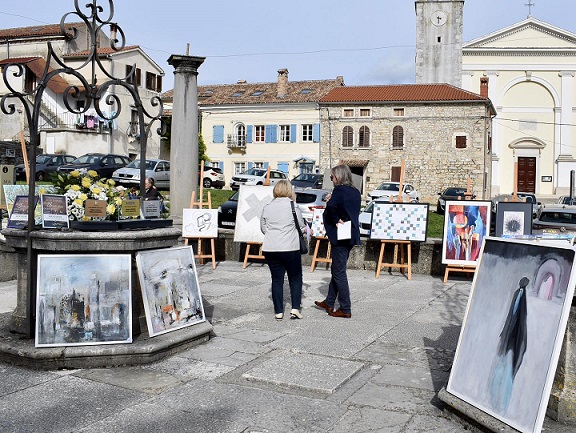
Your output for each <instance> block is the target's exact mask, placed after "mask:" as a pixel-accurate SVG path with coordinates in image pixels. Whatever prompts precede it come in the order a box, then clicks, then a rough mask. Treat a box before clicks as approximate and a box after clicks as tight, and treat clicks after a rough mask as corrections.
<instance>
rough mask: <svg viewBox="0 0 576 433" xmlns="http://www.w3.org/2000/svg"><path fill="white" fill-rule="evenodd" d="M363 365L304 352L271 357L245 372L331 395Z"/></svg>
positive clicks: (250, 376) (249, 376)
mask: <svg viewBox="0 0 576 433" xmlns="http://www.w3.org/2000/svg"><path fill="white" fill-rule="evenodd" d="M363 367H364V364H362V363H361V362H354V361H347V360H343V359H335V358H329V357H325V356H317V355H310V354H304V353H286V354H282V355H281V356H275V357H271V358H269V359H267V360H265V361H264V362H262V363H261V364H260V365H258V366H256V367H254V368H251V369H250V370H248V371H247V372H245V373H244V374H243V375H242V377H243V378H245V379H247V380H251V381H255V382H263V383H270V384H274V385H280V386H283V387H286V388H299V389H304V390H309V391H314V392H321V393H325V394H332V393H334V392H335V391H336V390H337V389H338V388H340V387H341V386H342V385H343V384H344V383H345V382H347V381H348V380H349V379H350V378H351V377H352V376H354V374H356V373H357V372H358V371H359V370H361V369H362V368H363Z"/></svg>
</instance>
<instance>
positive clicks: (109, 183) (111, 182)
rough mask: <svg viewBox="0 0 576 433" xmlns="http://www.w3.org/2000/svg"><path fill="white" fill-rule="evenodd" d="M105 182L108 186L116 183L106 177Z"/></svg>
mask: <svg viewBox="0 0 576 433" xmlns="http://www.w3.org/2000/svg"><path fill="white" fill-rule="evenodd" d="M106 183H107V184H108V185H110V186H114V185H116V182H114V181H113V180H112V179H108V181H107V182H106Z"/></svg>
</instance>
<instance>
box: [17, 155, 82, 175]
mask: <svg viewBox="0 0 576 433" xmlns="http://www.w3.org/2000/svg"><path fill="white" fill-rule="evenodd" d="M75 159H76V157H75V156H72V155H60V154H44V155H38V156H37V157H36V180H46V179H48V178H49V177H50V173H53V172H55V171H56V170H57V169H58V167H60V166H61V165H65V164H70V163H71V162H72V161H74V160H75ZM14 175H15V176H16V180H26V168H25V167H24V164H18V165H17V166H16V167H14Z"/></svg>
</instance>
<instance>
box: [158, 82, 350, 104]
mask: <svg viewBox="0 0 576 433" xmlns="http://www.w3.org/2000/svg"><path fill="white" fill-rule="evenodd" d="M343 85H344V80H343V78H342V77H337V78H336V79H334V80H309V81H288V82H287V93H286V94H285V95H283V96H278V83H276V82H274V83H246V82H239V83H236V84H217V85H207V86H198V103H199V104H200V105H225V104H230V105H245V104H274V103H286V102H288V103H298V102H318V101H319V100H320V99H321V98H322V97H323V96H324V95H326V94H327V93H328V92H329V91H330V90H332V89H334V88H335V87H339V86H343ZM233 95H236V96H233ZM173 96H174V90H169V91H167V92H164V93H163V94H162V99H172V98H173Z"/></svg>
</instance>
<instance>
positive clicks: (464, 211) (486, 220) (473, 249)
mask: <svg viewBox="0 0 576 433" xmlns="http://www.w3.org/2000/svg"><path fill="white" fill-rule="evenodd" d="M491 208H492V203H491V202H489V201H475V200H458V201H447V202H446V210H445V215H444V239H443V242H442V263H444V264H448V265H458V266H474V265H476V262H477V260H478V257H479V256H480V250H481V248H482V242H483V241H484V238H485V237H486V236H488V235H489V233H490V216H491Z"/></svg>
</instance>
